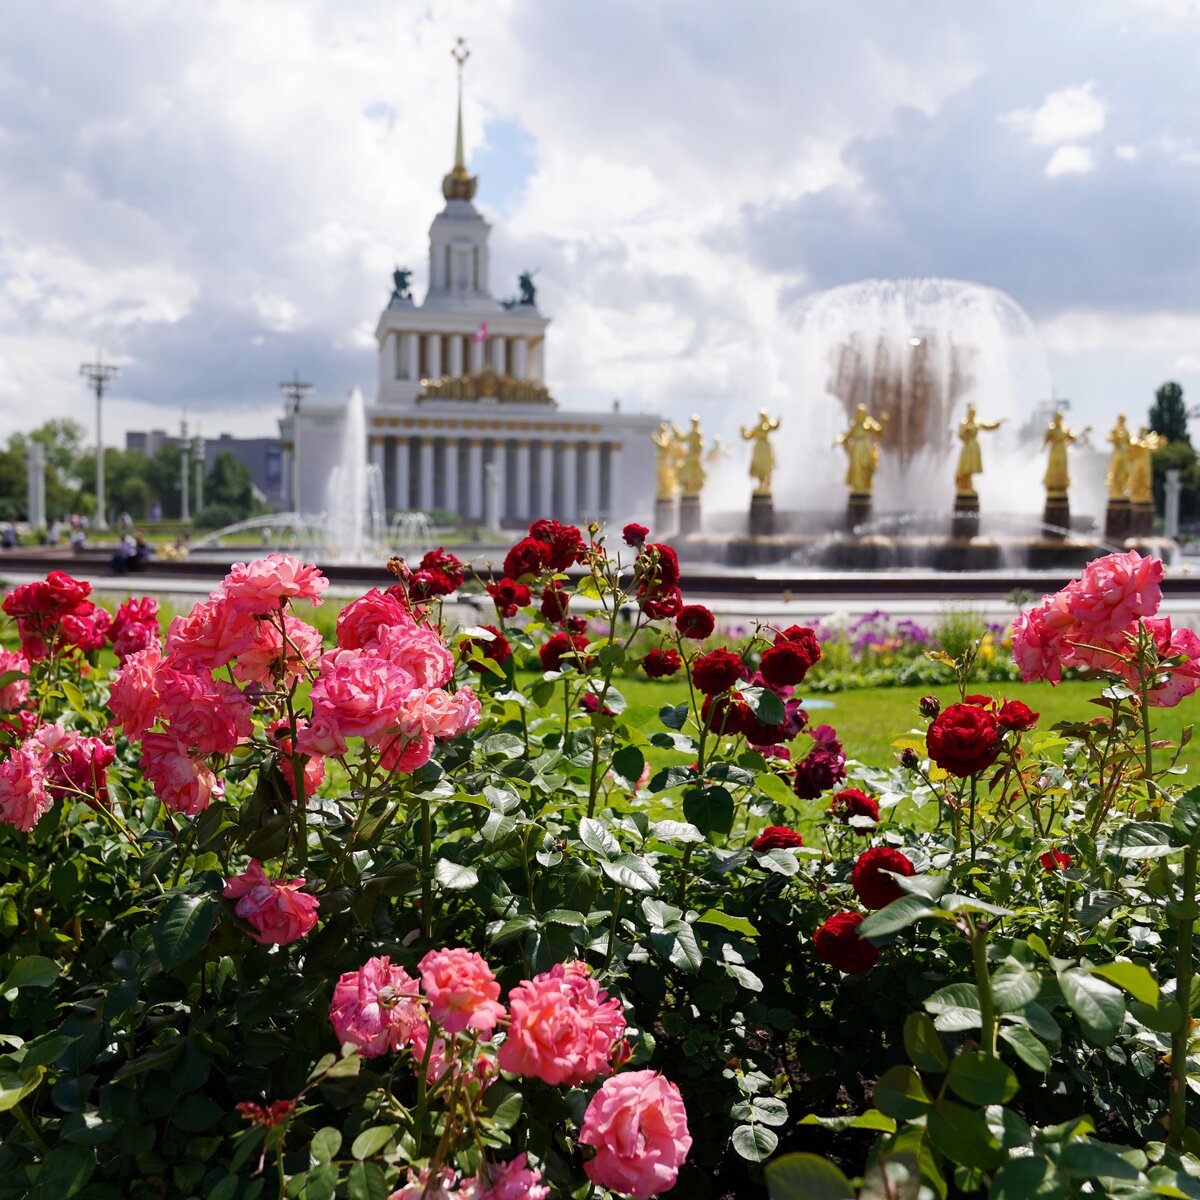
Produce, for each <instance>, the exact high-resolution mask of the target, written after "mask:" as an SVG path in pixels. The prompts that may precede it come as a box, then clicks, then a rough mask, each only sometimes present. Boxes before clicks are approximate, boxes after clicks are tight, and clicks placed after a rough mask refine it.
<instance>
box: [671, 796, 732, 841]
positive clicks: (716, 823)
mask: <svg viewBox="0 0 1200 1200" xmlns="http://www.w3.org/2000/svg"><path fill="white" fill-rule="evenodd" d="M683 815H684V816H685V817H687V819H688V820H689V821H690V822H691V823H692V824H693V825H695V827H696V828H697V829H699V830H700V832H701V833H702V834H704V836H705V837H706V838H708V839H709V841H712V840H714V835H720V836H722V837H727V836H728V835H729V834H730V833H731V832H732V830H733V797H732V796H731V795H730V794H729V793H728V792H727V791H726V790H725V789H724V788H723V787H719V786H717V785H713V786H711V787H704V788H690V789H689V790H688V791H686V792H684V794H683Z"/></svg>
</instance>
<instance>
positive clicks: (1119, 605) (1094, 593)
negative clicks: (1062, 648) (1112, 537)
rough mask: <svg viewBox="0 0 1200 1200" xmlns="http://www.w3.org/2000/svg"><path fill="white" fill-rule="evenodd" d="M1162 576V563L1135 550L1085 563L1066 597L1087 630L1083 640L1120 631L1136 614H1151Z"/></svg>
mask: <svg viewBox="0 0 1200 1200" xmlns="http://www.w3.org/2000/svg"><path fill="white" fill-rule="evenodd" d="M1162 577H1163V565H1162V563H1161V562H1160V561H1159V560H1158V559H1157V558H1143V557H1142V556H1141V555H1140V554H1139V553H1138V552H1137V551H1136V550H1129V551H1127V552H1126V553H1125V554H1107V555H1105V556H1104V557H1103V558H1096V559H1093V560H1092V561H1091V562H1090V563H1088V565H1087V566H1086V567H1084V568H1083V574H1082V575H1081V576H1080V579H1079V583H1078V585H1077V586H1076V587H1075V588H1074V589H1073V590H1072V593H1071V596H1070V600H1069V607H1070V610H1071V615H1072V617H1074V618H1075V620H1076V621H1077V622H1078V623H1079V624H1080V625H1082V626H1084V627H1085V628H1086V629H1087V631H1088V633H1089V637H1088V638H1087V639H1086V640H1095V639H1096V638H1097V637H1099V638H1104V637H1107V636H1108V635H1110V634H1114V633H1120V632H1121V631H1123V630H1124V629H1125V628H1126V626H1128V625H1129V623H1130V622H1131V621H1135V620H1137V618H1138V617H1152V616H1153V615H1154V614H1155V613H1156V612H1157V611H1158V606H1159V604H1160V602H1161V601H1162V587H1161V584H1162Z"/></svg>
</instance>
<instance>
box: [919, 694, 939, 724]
mask: <svg viewBox="0 0 1200 1200" xmlns="http://www.w3.org/2000/svg"><path fill="white" fill-rule="evenodd" d="M917 711H918V712H919V713H920V714H921V716H923V717H924V718H925V719H926V720H927V721H932V720H933V718H934V717H936V716H937V715H938V713H940V712H941V711H942V702H941V701H940V700H939V699H938V698H937V697H936V696H922V697H921V698H920V700H918V701H917Z"/></svg>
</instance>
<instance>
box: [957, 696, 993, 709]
mask: <svg viewBox="0 0 1200 1200" xmlns="http://www.w3.org/2000/svg"><path fill="white" fill-rule="evenodd" d="M963 703H964V704H973V705H975V707H976V708H991V707H992V706H993V705H994V704H995V703H996V702H995V700H993V699H992V698H991V696H978V695H976V696H964V697H963Z"/></svg>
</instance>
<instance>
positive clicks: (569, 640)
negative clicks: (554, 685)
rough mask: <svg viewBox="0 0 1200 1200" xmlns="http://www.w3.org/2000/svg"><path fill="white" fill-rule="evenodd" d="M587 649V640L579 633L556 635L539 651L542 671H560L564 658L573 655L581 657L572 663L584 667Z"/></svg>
mask: <svg viewBox="0 0 1200 1200" xmlns="http://www.w3.org/2000/svg"><path fill="white" fill-rule="evenodd" d="M586 648H587V638H585V637H581V636H580V635H579V634H578V633H556V634H555V635H554V636H553V637H552V638H550V639H549V641H547V642H544V643H543V644H542V646H541V647H540V648H539V650H538V658H540V659H541V660H542V670H543V671H557V670H559V669H560V668H561V666H562V660H563V657H564V656H565V655H567V654H571V653H574V654H576V655H578V656H579V658H578V659H572V662H573V663H574V664H575V665H577V666H579V665H583V661H584V660H583V651H584V650H585V649H586Z"/></svg>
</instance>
